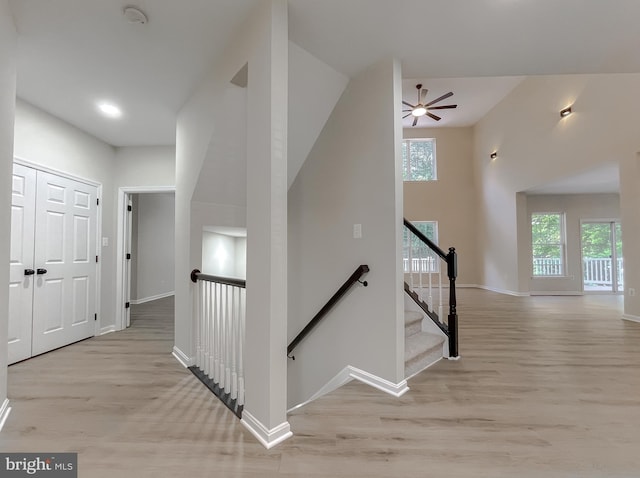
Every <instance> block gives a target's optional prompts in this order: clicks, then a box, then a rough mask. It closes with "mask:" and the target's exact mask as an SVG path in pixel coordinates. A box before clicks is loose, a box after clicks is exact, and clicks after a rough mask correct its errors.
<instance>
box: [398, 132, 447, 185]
mask: <svg viewBox="0 0 640 478" xmlns="http://www.w3.org/2000/svg"><path fill="white" fill-rule="evenodd" d="M423 142H430V143H431V144H432V147H431V149H432V151H433V154H432V156H433V167H432V170H433V177H432V178H431V179H414V178H410V179H405V173H406V176H407V177H409V176H410V171H411V169H410V167H409V166H408V165H410V164H411V158H410V155H411V143H423ZM402 148H403V150H404V148H407V149H406V151H407V159H408V161H405V160H404V154H403V155H402V156H403V158H402V180H403V181H404V182H405V183H425V182H430V181H437V180H438V155H437V150H436V139H435V138H404V139H403V140H402Z"/></svg>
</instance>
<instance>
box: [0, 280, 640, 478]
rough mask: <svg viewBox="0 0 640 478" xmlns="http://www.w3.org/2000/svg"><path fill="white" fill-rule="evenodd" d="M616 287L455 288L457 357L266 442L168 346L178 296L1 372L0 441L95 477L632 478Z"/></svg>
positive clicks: (298, 417)
mask: <svg viewBox="0 0 640 478" xmlns="http://www.w3.org/2000/svg"><path fill="white" fill-rule="evenodd" d="M621 303H622V302H621V298H620V297H619V296H585V297H524V298H518V297H510V296H505V295H498V294H495V293H491V292H486V291H481V290H475V289H462V290H461V291H460V304H461V305H460V307H459V314H460V319H461V325H460V337H461V342H460V350H461V355H462V359H461V360H460V361H459V362H447V361H441V362H439V363H438V364H436V365H435V366H433V367H432V368H431V369H429V370H428V371H426V372H424V373H422V374H420V375H418V376H416V377H415V378H414V379H412V380H411V381H410V382H409V386H410V388H411V390H410V391H409V392H408V393H407V394H406V395H404V396H403V397H401V398H400V399H394V398H392V397H390V396H387V395H385V394H383V393H382V392H379V391H378V390H375V389H372V388H370V387H367V386H365V385H362V384H360V383H350V384H348V385H346V386H344V387H343V388H341V389H339V390H338V391H336V392H335V393H333V394H331V395H329V396H325V397H323V398H321V399H319V400H317V401H316V402H314V403H312V404H311V405H309V406H306V407H304V408H302V409H301V410H297V411H295V412H293V413H292V414H291V415H290V417H289V418H290V423H291V428H292V430H293V432H294V436H293V437H292V438H291V439H289V440H287V441H286V442H285V443H283V444H282V445H280V446H278V447H276V448H274V449H272V450H269V451H267V450H265V449H264V448H263V447H262V446H261V445H260V444H258V443H257V441H256V440H255V439H254V438H253V437H252V436H251V435H250V434H249V433H248V432H247V431H246V430H245V429H244V427H243V426H242V425H241V424H240V422H239V421H238V420H237V419H236V418H235V417H234V416H233V415H232V414H231V413H229V412H228V411H227V409H226V408H225V407H224V406H223V405H222V404H220V403H219V402H218V401H217V399H216V398H215V397H213V395H211V394H210V393H209V392H208V391H207V390H206V389H205V388H204V386H203V385H202V384H201V383H200V382H199V381H198V380H197V379H196V378H195V377H193V376H192V374H191V373H190V372H188V371H187V370H185V369H184V368H182V367H181V366H180V365H179V364H178V363H177V362H176V361H175V359H174V358H173V357H172V356H171V348H172V337H173V317H172V314H173V299H172V298H169V299H162V300H159V301H155V302H150V303H147V304H143V305H141V306H137V307H135V308H134V310H133V313H132V323H133V325H132V327H131V328H130V329H128V330H126V331H123V332H119V333H114V334H109V335H106V336H102V337H98V338H95V339H89V340H87V341H84V342H81V343H78V344H76V345H73V346H70V347H66V348H63V349H60V350H58V351H54V352H51V353H49V354H46V355H43V356H40V357H37V358H34V359H31V360H28V361H26V362H22V363H19V364H16V365H14V366H12V367H10V368H9V397H10V399H11V406H12V407H13V411H12V413H11V415H10V416H9V419H8V421H7V423H6V425H5V428H4V430H3V432H2V433H0V449H1V450H2V451H23V452H26V451H34V452H36V451H38V452H42V451H60V452H62V451H76V452H78V453H79V476H81V477H83V478H93V477H113V476H118V477H151V476H156V477H165V476H166V477H169V476H189V477H192V476H193V477H200V476H202V477H204V476H219V477H223V478H227V477H256V478H257V477H265V478H268V477H277V476H280V477H302V476H304V477H305V478H320V477H322V478H328V477H354V476H363V477H364V476H368V477H385V478H387V477H392V476H393V477H404V476H412V477H423V476H425V477H428V476H451V477H491V478H494V477H502V476H504V477H506V476H509V477H511V476H519V477H539V476H546V477H562V478H569V477H576V476H580V477H581V478H582V477H594V478H595V477H604V476H606V477H632V476H633V477H636V476H637V474H638V470H639V469H640V456H639V455H638V453H637V444H638V443H639V442H640V324H636V323H631V322H625V321H622V320H620V316H621V313H622V312H621Z"/></svg>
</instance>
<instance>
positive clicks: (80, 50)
mask: <svg viewBox="0 0 640 478" xmlns="http://www.w3.org/2000/svg"><path fill="white" fill-rule="evenodd" d="M131 3H132V4H136V5H137V6H139V7H140V8H141V9H142V10H143V11H144V12H145V13H146V14H147V16H148V18H149V22H148V23H147V24H146V25H135V24H129V23H128V22H127V21H126V20H125V18H124V16H123V8H124V6H125V4H127V3H124V2H123V1H122V0H10V5H11V9H12V12H13V15H14V21H15V24H16V28H17V29H18V33H19V40H18V96H20V97H21V98H23V99H24V100H26V101H28V102H30V103H32V104H34V105H36V106H38V107H40V108H42V109H44V110H45V111H48V112H49V113H52V114H53V115H55V116H58V117H60V118H62V119H64V120H66V121H68V122H69V123H71V124H73V125H75V126H77V127H79V128H80V129H82V130H84V131H87V132H88V133H90V134H92V135H94V136H96V137H98V138H100V139H102V140H103V141H106V142H107V143H109V144H112V145H115V146H135V145H166V144H174V143H175V123H176V114H177V112H178V110H179V109H180V108H181V106H182V105H183V104H184V102H185V101H186V99H187V98H188V95H189V93H190V91H191V90H192V89H193V88H194V86H195V85H196V84H197V82H198V81H199V80H200V78H201V77H202V75H203V74H204V73H205V71H206V70H207V68H209V65H210V64H211V62H212V61H213V59H214V58H215V56H216V55H218V54H220V52H221V51H223V49H224V47H225V46H226V44H227V42H228V39H229V36H230V34H231V32H232V31H233V30H234V29H235V28H236V27H237V26H238V25H239V24H240V22H241V21H242V20H243V19H244V18H245V17H246V15H247V14H248V12H249V10H250V8H251V7H252V6H253V5H254V4H255V3H256V0H227V1H212V0H180V1H176V0H133V1H132V2H131ZM100 100H109V101H112V102H115V103H117V104H119V105H120V106H121V107H122V109H123V111H124V115H123V117H122V118H121V119H120V120H118V121H113V120H110V119H106V118H104V117H102V116H100V115H99V114H97V112H96V109H95V103H96V102H97V101H100Z"/></svg>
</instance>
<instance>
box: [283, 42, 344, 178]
mask: <svg viewBox="0 0 640 478" xmlns="http://www.w3.org/2000/svg"><path fill="white" fill-rule="evenodd" d="M347 83H349V78H348V77H347V76H345V75H343V74H342V73H339V72H337V71H336V70H334V69H333V68H331V67H330V66H329V65H327V64H326V63H323V62H322V61H320V60H319V59H317V58H316V57H315V56H313V55H311V54H310V53H309V52H307V51H306V50H304V49H302V48H300V47H299V46H298V45H296V44H295V43H293V42H289V111H288V115H289V126H288V127H289V131H288V134H287V136H288V145H287V148H288V150H287V157H288V158H287V163H288V164H287V178H288V179H287V184H288V185H289V187H291V184H293V180H294V179H295V177H296V176H297V174H298V172H299V171H300V168H301V167H302V164H303V163H304V161H305V160H306V159H307V156H308V154H309V151H311V148H312V147H313V144H314V143H315V142H316V140H317V139H318V136H319V135H320V131H322V128H323V127H324V124H325V123H326V122H327V118H329V115H330V114H331V111H332V110H333V108H334V106H335V105H336V103H337V102H338V99H339V98H340V95H342V93H343V91H344V89H345V88H346V87H347ZM310 112H313V114H309V113H310Z"/></svg>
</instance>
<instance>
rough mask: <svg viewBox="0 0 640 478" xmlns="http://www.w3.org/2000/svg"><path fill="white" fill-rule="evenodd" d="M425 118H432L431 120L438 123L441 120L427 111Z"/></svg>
mask: <svg viewBox="0 0 640 478" xmlns="http://www.w3.org/2000/svg"><path fill="white" fill-rule="evenodd" d="M427 116H428V117H429V118H433V119H434V120H436V121H440V120H441V119H442V118H440V116H436V115H434V114H433V113H429V112H428V111H427Z"/></svg>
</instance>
